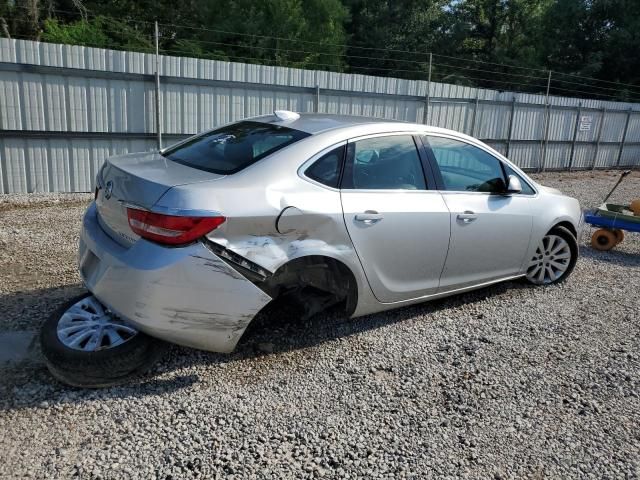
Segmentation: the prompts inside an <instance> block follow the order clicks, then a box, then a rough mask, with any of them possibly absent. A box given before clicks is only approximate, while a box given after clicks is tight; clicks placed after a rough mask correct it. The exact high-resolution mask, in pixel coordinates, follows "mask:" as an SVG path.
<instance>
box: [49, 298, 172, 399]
mask: <svg viewBox="0 0 640 480" xmlns="http://www.w3.org/2000/svg"><path fill="white" fill-rule="evenodd" d="M89 297H92V294H91V293H90V292H88V293H85V294H83V295H80V296H78V297H75V298H73V299H72V300H70V301H68V302H66V303H65V304H64V305H62V306H61V307H60V308H58V309H56V310H55V311H54V312H53V313H52V314H51V316H50V317H49V318H48V319H47V321H46V322H45V323H44V324H43V325H42V329H41V331H40V346H41V348H42V354H43V356H44V359H45V364H46V365H47V368H48V369H49V371H50V372H51V374H52V375H53V376H54V377H55V378H56V379H58V380H59V381H61V382H62V383H65V384H67V385H71V386H73V387H82V388H99V387H109V386H113V385H118V384H121V383H124V382H125V381H127V380H130V379H131V378H133V377H135V376H138V375H140V374H142V373H144V372H146V371H147V370H148V369H149V368H150V367H151V366H152V365H153V364H154V363H156V362H157V361H158V360H159V359H160V357H161V356H162V354H163V353H164V352H165V351H166V349H167V344H166V343H164V342H162V341H160V340H158V339H155V338H153V337H150V336H148V335H145V334H144V333H142V332H137V333H135V334H134V335H133V336H131V337H130V338H128V339H127V340H126V341H124V342H123V343H120V344H117V345H115V346H107V347H102V348H101V349H99V350H95V351H85V350H81V349H78V348H72V347H70V346H67V345H65V343H63V341H62V340H61V338H60V335H59V328H60V327H59V323H60V321H61V320H62V317H63V315H64V314H65V313H66V312H67V311H68V310H70V309H71V308H72V307H74V306H75V305H76V304H78V302H81V301H82V300H83V299H88V298H89Z"/></svg>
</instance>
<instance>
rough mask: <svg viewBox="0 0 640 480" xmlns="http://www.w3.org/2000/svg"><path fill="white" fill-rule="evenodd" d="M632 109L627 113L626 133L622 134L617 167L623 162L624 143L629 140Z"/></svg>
mask: <svg viewBox="0 0 640 480" xmlns="http://www.w3.org/2000/svg"><path fill="white" fill-rule="evenodd" d="M632 111H633V110H632V109H631V108H630V109H629V111H628V112H627V120H626V122H625V123H624V131H623V132H622V140H621V141H620V150H619V151H618V160H617V161H616V167H619V166H620V160H622V150H623V149H624V142H625V141H626V140H627V131H628V130H629V120H630V119H631V113H632Z"/></svg>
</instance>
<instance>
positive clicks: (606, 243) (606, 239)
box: [591, 228, 618, 252]
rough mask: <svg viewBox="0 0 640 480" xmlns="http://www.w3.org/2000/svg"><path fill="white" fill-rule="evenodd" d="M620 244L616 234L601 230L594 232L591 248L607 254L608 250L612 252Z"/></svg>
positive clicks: (604, 229)
mask: <svg viewBox="0 0 640 480" xmlns="http://www.w3.org/2000/svg"><path fill="white" fill-rule="evenodd" d="M617 243H618V237H617V236H616V234H615V233H614V232H613V231H611V230H607V229H606V228H600V229H599V230H596V231H595V232H593V235H592V236H591V246H592V247H593V248H595V249H596V250H600V251H602V252H605V251H607V250H611V249H612V248H613V247H615V246H616V244H617Z"/></svg>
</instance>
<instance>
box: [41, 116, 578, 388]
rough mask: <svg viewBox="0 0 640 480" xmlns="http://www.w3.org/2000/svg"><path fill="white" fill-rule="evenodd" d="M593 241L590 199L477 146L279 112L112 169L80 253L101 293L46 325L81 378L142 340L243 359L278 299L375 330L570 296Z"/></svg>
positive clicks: (65, 370) (64, 369) (88, 280)
mask: <svg viewBox="0 0 640 480" xmlns="http://www.w3.org/2000/svg"><path fill="white" fill-rule="evenodd" d="M580 228H581V210H580V206H579V204H578V202H577V200H575V199H573V198H570V197H567V196H564V195H563V194H562V193H560V192H559V191H557V190H554V189H551V188H547V187H544V186H542V185H539V184H537V183H536V182H534V181H533V180H531V179H530V178H529V177H527V175H526V174H525V173H523V172H522V171H521V170H520V169H519V168H518V167H516V166H515V165H514V164H512V163H511V162H509V161H508V160H507V159H506V158H505V157H504V156H502V155H501V154H500V153H498V152H497V151H495V150H493V149H492V148H490V147H489V146H487V145H485V144H484V143H482V142H480V141H478V140H476V139H474V138H471V137H469V136H466V135H463V134H461V133H457V132H454V131H450V130H445V129H441V128H433V127H429V126H425V125H419V124H412V123H403V122H391V121H382V120H379V119H369V118H363V117H347V116H337V115H319V114H297V113H293V112H287V111H278V112H275V113H274V114H273V115H269V116H263V117H258V118H253V119H248V120H244V121H240V122H236V123H233V124H230V125H226V126H223V127H221V128H217V129H215V130H212V131H208V132H206V133H203V134H200V135H197V136H194V137H191V138H189V139H187V140H186V141H184V142H182V143H179V144H177V145H174V146H172V147H170V148H167V149H165V150H163V151H161V152H155V153H137V154H129V155H122V156H115V157H111V158H109V159H107V160H106V162H105V164H104V166H103V167H102V169H101V170H100V172H99V174H98V177H97V189H96V196H95V202H93V203H92V204H91V206H90V207H89V209H88V210H87V212H86V214H85V216H84V221H83V225H82V233H81V240H80V249H79V250H80V252H79V269H80V274H81V276H82V279H83V281H84V283H85V285H86V287H87V289H88V290H89V293H88V294H87V295H86V296H84V297H83V298H81V299H76V300H75V301H74V302H72V303H71V304H70V305H66V306H65V309H63V310H62V311H60V312H57V313H56V314H55V315H54V316H53V317H52V319H51V320H50V322H48V324H47V325H45V328H44V330H43V336H42V338H43V350H44V352H45V356H47V352H50V351H52V350H53V351H54V353H55V354H56V355H53V354H51V355H48V356H47V358H48V359H49V363H50V366H51V367H52V371H54V373H56V375H57V376H58V377H59V378H62V379H63V380H66V381H69V375H71V374H72V372H73V371H77V367H74V366H73V365H74V364H73V363H64V364H62V365H61V364H60V363H56V361H57V360H56V359H59V358H61V357H64V354H65V352H67V353H72V354H73V355H75V357H73V358H76V360H75V362H76V363H75V365H77V363H78V361H77V358H85V357H83V355H86V359H87V362H89V363H91V361H93V360H91V359H92V358H95V355H94V356H93V357H92V356H91V355H92V354H98V353H99V354H101V355H103V356H104V358H110V355H111V356H114V357H115V356H116V355H118V353H117V351H118V349H123V348H129V349H130V350H134V347H133V346H131V345H132V344H133V345H135V342H141V341H142V340H140V339H141V338H148V337H147V335H144V334H143V333H139V332H144V333H146V334H148V336H151V337H156V338H159V339H163V340H167V341H169V342H174V343H178V344H182V345H187V346H191V347H195V348H200V349H205V350H211V351H217V352H230V351H232V350H233V349H234V347H235V346H236V343H237V342H238V340H239V339H240V337H241V336H242V335H243V333H244V331H245V329H246V328H247V326H248V325H249V324H250V323H251V321H252V320H253V318H254V317H255V316H256V314H257V313H258V312H260V311H261V310H262V309H263V308H264V307H265V306H266V305H267V304H269V303H270V302H273V301H274V300H275V299H278V300H282V301H286V302H289V303H295V304H298V305H300V307H301V312H302V313H301V315H304V316H310V315H313V314H315V313H317V312H318V311H321V310H323V309H326V308H327V307H330V306H336V305H338V306H340V307H341V308H343V309H344V313H345V315H346V316H348V317H357V316H360V315H365V314H369V313H373V312H379V311H381V310H387V309H392V308H397V307H401V306H404V305H409V304H413V303H418V302H423V301H426V300H431V299H435V298H440V297H444V296H448V295H453V294H456V293H460V292H465V291H468V290H472V289H476V288H480V287H485V286H487V285H490V284H493V283H497V282H502V281H505V280H511V279H515V278H519V277H525V278H526V279H527V280H529V281H530V282H532V283H534V284H539V285H542V284H551V283H556V282H561V281H563V280H565V279H566V278H567V277H568V276H569V274H570V273H571V271H572V269H573V267H574V265H575V262H576V258H577V255H578V246H577V242H576V238H577V236H578V233H579V230H580ZM47 329H48V330H47ZM128 345H129V346H128ZM139 348H141V347H139ZM110 352H111V353H110ZM78 355H79V357H78ZM147 356H148V355H147ZM52 358H53V360H52ZM126 368H127V367H126V365H125V366H123V369H124V370H126ZM70 372H71V373H70ZM75 382H76V383H77V384H82V382H81V381H80V380H77V379H76V380H75ZM85 383H86V382H85ZM98 383H99V382H98Z"/></svg>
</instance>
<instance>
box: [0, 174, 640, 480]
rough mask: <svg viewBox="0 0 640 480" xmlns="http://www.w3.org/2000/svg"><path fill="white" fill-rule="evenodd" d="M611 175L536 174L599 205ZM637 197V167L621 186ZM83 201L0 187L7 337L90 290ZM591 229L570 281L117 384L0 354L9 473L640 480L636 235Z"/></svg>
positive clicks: (412, 311)
mask: <svg viewBox="0 0 640 480" xmlns="http://www.w3.org/2000/svg"><path fill="white" fill-rule="evenodd" d="M618 173H619V172H597V173H595V174H592V173H548V174H545V175H540V176H536V179H537V180H539V181H541V182H542V183H543V184H547V185H550V186H554V187H558V188H560V189H562V190H563V191H565V192H566V193H569V194H571V195H574V196H576V197H577V198H579V199H580V201H581V202H582V204H583V206H592V205H597V204H598V203H599V202H600V200H601V199H602V197H603V196H604V194H605V193H606V192H607V190H608V189H609V188H610V186H611V185H612V184H613V182H614V181H615V178H616V176H617V175H618ZM639 196H640V174H639V173H637V172H635V173H634V174H633V175H632V176H631V177H629V178H627V180H626V181H625V183H624V184H623V185H622V186H621V187H620V188H619V190H618V192H617V193H616V195H615V197H614V198H613V199H612V200H613V201H616V200H617V201H619V202H620V203H623V202H625V201H628V200H630V199H631V198H635V197H639ZM30 198H31V197H30ZM87 201H88V197H87V196H67V197H64V198H63V197H61V196H42V197H39V198H36V199H35V200H33V201H32V200H28V201H27V200H25V198H24V197H23V198H18V199H15V198H12V197H7V198H5V199H2V200H0V267H2V268H0V294H1V298H0V331H7V330H22V329H36V328H37V327H38V325H39V324H40V323H41V322H42V321H43V320H44V318H45V317H46V314H47V312H48V311H51V310H52V309H53V308H54V307H55V306H56V305H57V304H59V303H60V302H62V301H63V300H64V299H66V298H68V297H70V296H71V295H73V294H75V293H76V292H78V291H80V288H79V286H78V277H77V274H76V272H75V249H76V237H77V231H78V228H79V222H80V215H81V212H82V210H83V208H84V206H85V204H86V202H87ZM588 238H589V234H588V232H586V233H585V235H584V237H583V238H582V241H581V243H582V251H581V253H582V257H581V258H580V260H579V261H578V264H577V266H576V269H575V271H574V273H573V276H572V277H571V278H570V279H569V280H568V281H567V282H566V283H564V284H562V285H559V286H551V287H546V288H534V287H529V286H527V285H526V284H524V283H522V282H511V283H507V284H502V285H498V286H495V287H492V288H489V289H485V290H481V291H478V292H475V293H470V294H466V295H462V296H458V297H453V298H450V299H446V300H441V301H437V302H432V303H428V304H423V305H417V306H413V307H409V308H404V309H400V310H396V311H393V312H385V313H380V314H376V315H370V316H367V317H364V318H360V319H356V320H353V321H349V322H346V321H344V320H343V319H340V318H339V317H337V316H336V315H332V314H328V315H323V316H320V317H319V318H316V319H314V320H313V321H311V322H307V323H304V324H300V323H295V322H291V321H286V320H282V319H281V320H280V321H277V322H276V321H275V319H274V320H273V322H274V323H272V324H271V325H269V324H260V325H257V326H256V327H255V328H254V329H253V331H252V332H251V334H250V335H249V336H248V337H247V338H246V339H245V340H244V341H243V343H242V345H241V346H240V347H239V349H238V350H237V351H236V353H234V354H232V355H227V356H225V355H217V354H209V353H203V352H197V351H194V350H189V349H184V348H178V347H176V348H174V349H173V350H172V351H171V353H170V354H169V355H168V356H167V358H166V359H164V360H163V361H162V362H161V363H160V364H159V365H158V366H157V368H156V370H155V371H154V372H153V373H154V376H153V377H150V378H147V379H144V380H142V381H140V382H137V383H132V384H130V385H126V386H121V387H117V388H109V389H104V390H94V391H83V390H75V389H70V388H67V387H64V386H62V385H60V384H58V383H56V382H55V381H54V380H53V379H52V378H51V377H50V376H49V375H48V373H47V371H46V370H45V369H44V367H43V366H42V365H40V364H38V363H37V362H31V363H22V364H19V365H14V366H11V367H4V368H3V369H2V370H0V375H1V378H2V382H0V432H1V435H0V476H1V477H3V478H17V477H23V476H31V477H38V478H43V477H71V476H79V477H82V478H163V479H165V478H167V479H168V478H209V477H222V476H224V477H227V476H228V477H229V478H304V477H309V478H311V477H320V476H324V477H328V478H338V477H339V478H355V477H372V478H373V477H387V478H405V477H409V478H411V477H413V478H423V477H449V478H454V477H461V476H468V477H473V478H496V479H498V478H514V477H517V478H521V477H532V478H545V477H550V478H567V477H574V478H578V477H579V478H638V477H639V476H640V428H639V427H640V399H639V397H638V395H639V394H640V349H639V347H640V318H639V314H638V312H639V311H640V297H638V296H636V293H637V291H638V288H640V268H639V267H640V257H639V254H640V237H639V236H638V235H637V234H632V235H627V238H626V240H625V241H624V243H623V244H621V245H619V246H618V247H616V249H615V250H614V251H612V252H610V253H600V252H595V251H593V250H592V249H591V248H590V247H588V246H587V245H588ZM264 343H267V344H269V345H267V346H266V347H267V348H265V345H262V346H261V347H259V345H260V344H264ZM271 347H272V348H273V352H272V353H263V352H264V350H270V349H271Z"/></svg>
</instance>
